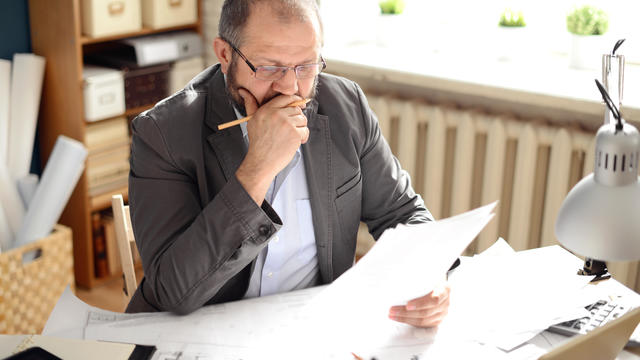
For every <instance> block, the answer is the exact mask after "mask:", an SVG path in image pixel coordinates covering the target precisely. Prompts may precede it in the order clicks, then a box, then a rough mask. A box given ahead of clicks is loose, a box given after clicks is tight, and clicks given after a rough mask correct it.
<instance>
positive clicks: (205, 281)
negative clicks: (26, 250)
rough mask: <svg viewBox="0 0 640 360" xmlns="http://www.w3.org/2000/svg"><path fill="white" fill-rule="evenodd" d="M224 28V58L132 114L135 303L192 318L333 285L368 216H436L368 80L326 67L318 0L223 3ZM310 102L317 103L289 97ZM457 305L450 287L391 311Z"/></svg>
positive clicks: (424, 321) (427, 322)
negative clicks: (397, 149)
mask: <svg viewBox="0 0 640 360" xmlns="http://www.w3.org/2000/svg"><path fill="white" fill-rule="evenodd" d="M219 34H220V37H218V38H216V39H215V41H214V44H213V46H214V50H215V53H216V55H217V57H218V59H219V60H220V64H218V65H215V66H212V67H211V68H209V69H207V70H205V71H204V72H203V73H201V74H200V75H198V76H197V77H196V78H195V79H194V80H192V82H191V83H190V84H188V85H187V87H186V88H185V89H184V90H182V91H180V92H178V93H177V94H175V95H173V96H172V97H170V98H168V99H166V100H164V101H163V102H161V103H159V104H157V105H156V106H155V107H154V108H153V109H151V110H149V111H147V112H144V113H142V114H141V115H140V116H138V118H136V120H135V121H134V122H133V140H132V155H131V175H130V182H129V189H130V190H129V196H130V204H131V211H132V221H133V228H134V232H135V236H136V241H137V244H138V248H139V251H140V254H141V257H142V262H143V265H144V272H145V278H144V279H143V281H142V283H141V285H140V286H139V287H138V290H137V291H136V293H135V294H134V296H133V298H132V300H131V303H130V304H129V307H128V308H127V311H129V312H137V311H158V310H162V311H172V312H175V313H178V314H186V313H189V312H192V311H194V310H196V309H198V308H199V307H201V306H203V305H206V304H214V303H220V302H226V301H232V300H238V299H242V298H244V297H253V296H262V295H268V294H272V293H277V292H282V291H290V290H295V289H301V288H306V287H310V286H314V285H319V284H325V283H330V282H331V281H333V280H334V279H336V278H337V277H338V276H340V274H342V273H343V272H345V271H346V270H347V269H348V268H349V267H351V266H352V265H353V259H354V253H355V246H356V234H357V229H358V224H359V221H360V220H363V221H365V222H366V223H367V225H368V226H369V229H370V231H371V233H372V234H373V236H374V237H375V238H378V237H379V236H380V235H381V234H382V232H383V231H384V230H385V229H387V228H390V227H394V226H396V225H397V224H399V223H408V222H424V221H429V220H430V219H431V215H430V214H429V212H428V211H427V209H426V208H425V207H424V204H423V201H422V199H421V198H420V196H419V195H416V194H415V193H414V191H413V189H412V188H411V185H410V181H409V178H408V176H407V174H406V173H405V172H404V171H402V170H401V168H400V165H399V164H398V162H397V160H396V159H395V158H394V157H393V155H392V154H391V152H390V150H389V147H388V145H387V143H386V142H385V140H384V138H383V137H382V135H381V134H380V129H379V127H378V123H377V120H376V118H375V115H374V114H373V113H372V112H371V110H370V109H369V107H368V104H367V102H366V99H365V97H364V94H363V93H362V91H361V90H360V88H359V87H358V86H357V85H356V84H355V83H353V82H351V81H348V80H346V79H342V78H338V77H335V76H331V75H327V74H323V73H321V71H322V69H324V60H323V59H322V56H321V54H320V51H321V45H322V28H321V23H320V19H319V15H318V9H317V6H316V4H315V1H314V0H297V1H296V0H262V1H261V0H254V1H250V0H249V1H247V0H227V1H225V3H224V5H223V9H222V14H221V20H220V28H219ZM301 99H311V102H309V103H308V104H307V105H306V106H305V105H299V106H289V105H290V104H291V103H294V102H296V101H299V100H301ZM245 115H251V116H252V118H251V119H250V120H249V121H248V122H247V123H245V124H242V125H240V126H234V127H231V128H228V129H224V130H219V128H218V126H219V125H220V124H223V123H226V122H229V121H232V120H234V119H236V118H241V117H244V116H245ZM398 260H399V261H400V260H401V259H398ZM398 281H402V279H398ZM448 304H449V289H448V287H447V286H443V288H442V289H439V290H437V291H435V290H434V292H432V293H430V294H427V295H426V296H424V297H421V298H418V299H415V300H412V301H410V302H409V303H408V304H399V305H398V306H394V307H392V308H391V309H390V312H389V316H390V317H391V318H392V319H395V320H397V321H401V322H405V323H408V324H412V325H415V326H434V325H437V324H438V323H439V322H440V321H441V320H442V317H443V316H444V315H445V314H446V310H447V308H448Z"/></svg>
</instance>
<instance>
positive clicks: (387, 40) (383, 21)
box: [377, 0, 406, 46]
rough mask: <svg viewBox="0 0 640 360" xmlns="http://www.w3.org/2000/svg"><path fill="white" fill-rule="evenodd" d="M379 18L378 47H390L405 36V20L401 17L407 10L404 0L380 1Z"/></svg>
mask: <svg viewBox="0 0 640 360" xmlns="http://www.w3.org/2000/svg"><path fill="white" fill-rule="evenodd" d="M378 5H379V6H380V16H379V17H378V27H377V30H378V31H377V35H378V45H382V46H390V45H392V44H393V43H394V42H397V41H399V40H401V39H402V38H403V36H404V34H402V32H403V31H404V29H405V26H404V25H405V21H406V20H405V19H403V17H402V16H401V14H402V12H403V11H404V8H405V2H404V0H380V1H379V2H378Z"/></svg>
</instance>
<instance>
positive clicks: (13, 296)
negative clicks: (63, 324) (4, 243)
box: [0, 225, 74, 334]
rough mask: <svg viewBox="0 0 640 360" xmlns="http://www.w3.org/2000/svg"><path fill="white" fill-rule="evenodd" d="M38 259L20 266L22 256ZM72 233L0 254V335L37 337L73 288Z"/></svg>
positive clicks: (59, 231)
mask: <svg viewBox="0 0 640 360" xmlns="http://www.w3.org/2000/svg"><path fill="white" fill-rule="evenodd" d="M30 252H37V253H39V256H38V257H37V258H36V259H35V260H33V261H31V262H28V263H24V264H23V256H24V255H25V254H27V253H30ZM73 284H74V278H73V253H72V239H71V229H69V228H68V227H65V226H62V225H56V227H55V228H54V231H53V232H52V233H51V235H49V236H47V237H46V238H43V239H40V240H38V241H36V242H33V243H31V244H28V245H25V246H22V247H20V248H17V249H12V250H9V251H7V252H5V253H2V254H0V334H39V333H41V332H42V329H43V328H44V325H45V323H46V322H47V319H48V318H49V315H50V314H51V311H52V310H53V307H54V306H55V304H56V303H57V301H58V299H59V298H60V295H61V294H62V292H63V291H64V289H65V288H66V287H67V285H71V286H72V287H73Z"/></svg>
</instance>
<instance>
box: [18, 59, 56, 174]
mask: <svg viewBox="0 0 640 360" xmlns="http://www.w3.org/2000/svg"><path fill="white" fill-rule="evenodd" d="M44 65H45V60H44V58H43V57H41V56H37V55H34V54H15V55H14V56H13V72H12V76H11V105H10V106H9V114H10V116H9V119H10V123H9V148H8V162H7V163H8V167H9V173H10V174H11V176H12V177H13V179H19V178H21V177H23V176H26V175H27V174H29V168H30V166H31V155H32V153H33V140H34V137H35V134H36V124H37V121H38V111H39V109H40V95H41V92H42V80H43V79H44ZM60 91H64V90H63V89H61V90H60Z"/></svg>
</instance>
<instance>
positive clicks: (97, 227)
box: [91, 213, 109, 278]
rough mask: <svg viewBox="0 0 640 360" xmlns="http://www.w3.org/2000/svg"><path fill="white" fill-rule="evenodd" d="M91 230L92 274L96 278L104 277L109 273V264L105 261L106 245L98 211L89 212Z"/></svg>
mask: <svg viewBox="0 0 640 360" xmlns="http://www.w3.org/2000/svg"><path fill="white" fill-rule="evenodd" d="M91 230H92V235H93V257H94V274H95V277H97V278H101V277H105V276H107V275H109V264H108V262H107V245H106V241H105V238H104V229H103V227H102V222H101V219H100V213H93V214H91Z"/></svg>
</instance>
